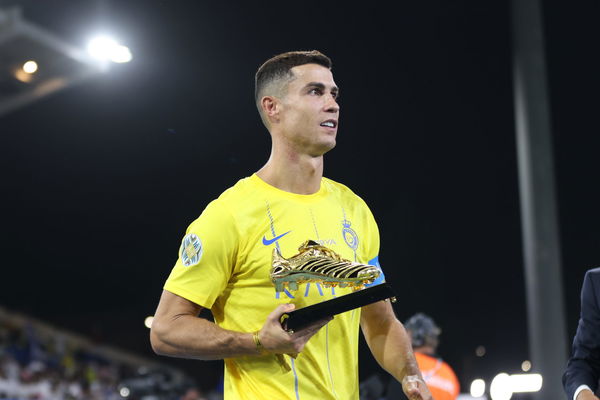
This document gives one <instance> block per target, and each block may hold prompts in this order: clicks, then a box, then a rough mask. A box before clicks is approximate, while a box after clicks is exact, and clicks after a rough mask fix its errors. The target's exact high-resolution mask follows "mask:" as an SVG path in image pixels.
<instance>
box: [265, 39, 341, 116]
mask: <svg viewBox="0 0 600 400" xmlns="http://www.w3.org/2000/svg"><path fill="white" fill-rule="evenodd" d="M304 64H318V65H322V66H324V67H325V68H328V69H331V67H332V62H331V59H330V58H329V57H327V56H326V55H325V54H323V53H321V52H320V51H318V50H310V51H288V52H287V53H282V54H278V55H276V56H274V57H272V58H270V59H268V60H267V61H265V62H264V64H263V65H261V66H260V68H258V71H256V75H255V77H254V100H255V101H256V103H257V106H258V102H259V100H260V97H261V94H262V91H263V90H264V88H265V87H266V86H267V85H268V84H269V83H271V82H273V81H275V80H278V79H282V78H283V79H291V78H293V73H292V72H291V71H290V70H291V69H292V68H294V67H297V66H298V65H304ZM259 110H260V107H259Z"/></svg>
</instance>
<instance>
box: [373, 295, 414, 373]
mask: <svg viewBox="0 0 600 400" xmlns="http://www.w3.org/2000/svg"><path fill="white" fill-rule="evenodd" d="M361 327H362V331H363V334H364V336H365V339H366V341H367V344H368V345H369V349H371V353H372V354H373V356H374V357H375V359H376V360H377V362H378V363H379V365H380V366H381V367H382V368H383V369H385V370H386V371H387V372H389V373H390V374H391V375H392V376H394V378H396V379H397V380H398V381H402V379H403V378H404V377H405V376H407V375H417V376H418V377H421V372H420V371H419V367H418V365H417V362H416V360H415V357H414V355H413V351H412V345H411V343H410V339H409V337H408V335H407V334H406V330H405V329H404V327H403V326H402V324H401V323H400V321H398V319H396V316H395V315H394V313H393V311H392V310H391V305H390V304H389V303H387V302H379V303H374V304H372V305H369V306H366V307H363V312H362V317H361Z"/></svg>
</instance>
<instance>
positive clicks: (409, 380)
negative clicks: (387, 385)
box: [402, 375, 433, 400]
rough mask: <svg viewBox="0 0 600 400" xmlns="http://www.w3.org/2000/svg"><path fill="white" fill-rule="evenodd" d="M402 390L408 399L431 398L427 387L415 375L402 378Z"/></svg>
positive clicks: (420, 399) (425, 399)
mask: <svg viewBox="0 0 600 400" xmlns="http://www.w3.org/2000/svg"><path fill="white" fill-rule="evenodd" d="M402 390H403V391H404V394H405V395H406V397H408V399H409V400H433V397H431V393H430V392H429V388H428V387H427V385H426V384H425V382H424V381H423V379H421V378H420V377H418V376H417V375H407V376H405V377H404V379H402Z"/></svg>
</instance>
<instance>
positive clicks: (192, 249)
mask: <svg viewBox="0 0 600 400" xmlns="http://www.w3.org/2000/svg"><path fill="white" fill-rule="evenodd" d="M202 253H203V248H202V242H201V241H200V238H199V237H198V236H196V235H195V234H193V233H190V234H187V235H185V236H184V238H183V240H182V241H181V247H180V248H179V256H180V257H181V263H182V264H183V265H184V266H186V267H191V266H193V265H196V264H198V263H199V262H200V259H201V258H202Z"/></svg>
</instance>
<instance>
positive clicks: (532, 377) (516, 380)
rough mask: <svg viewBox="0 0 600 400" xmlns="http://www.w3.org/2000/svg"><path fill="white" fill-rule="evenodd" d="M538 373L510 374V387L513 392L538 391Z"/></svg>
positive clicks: (540, 385) (540, 381)
mask: <svg viewBox="0 0 600 400" xmlns="http://www.w3.org/2000/svg"><path fill="white" fill-rule="evenodd" d="M542 383H543V379H542V375H540V374H514V375H511V376H510V388H511V391H512V392H513V393H527V392H539V391H540V389H541V388H542Z"/></svg>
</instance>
